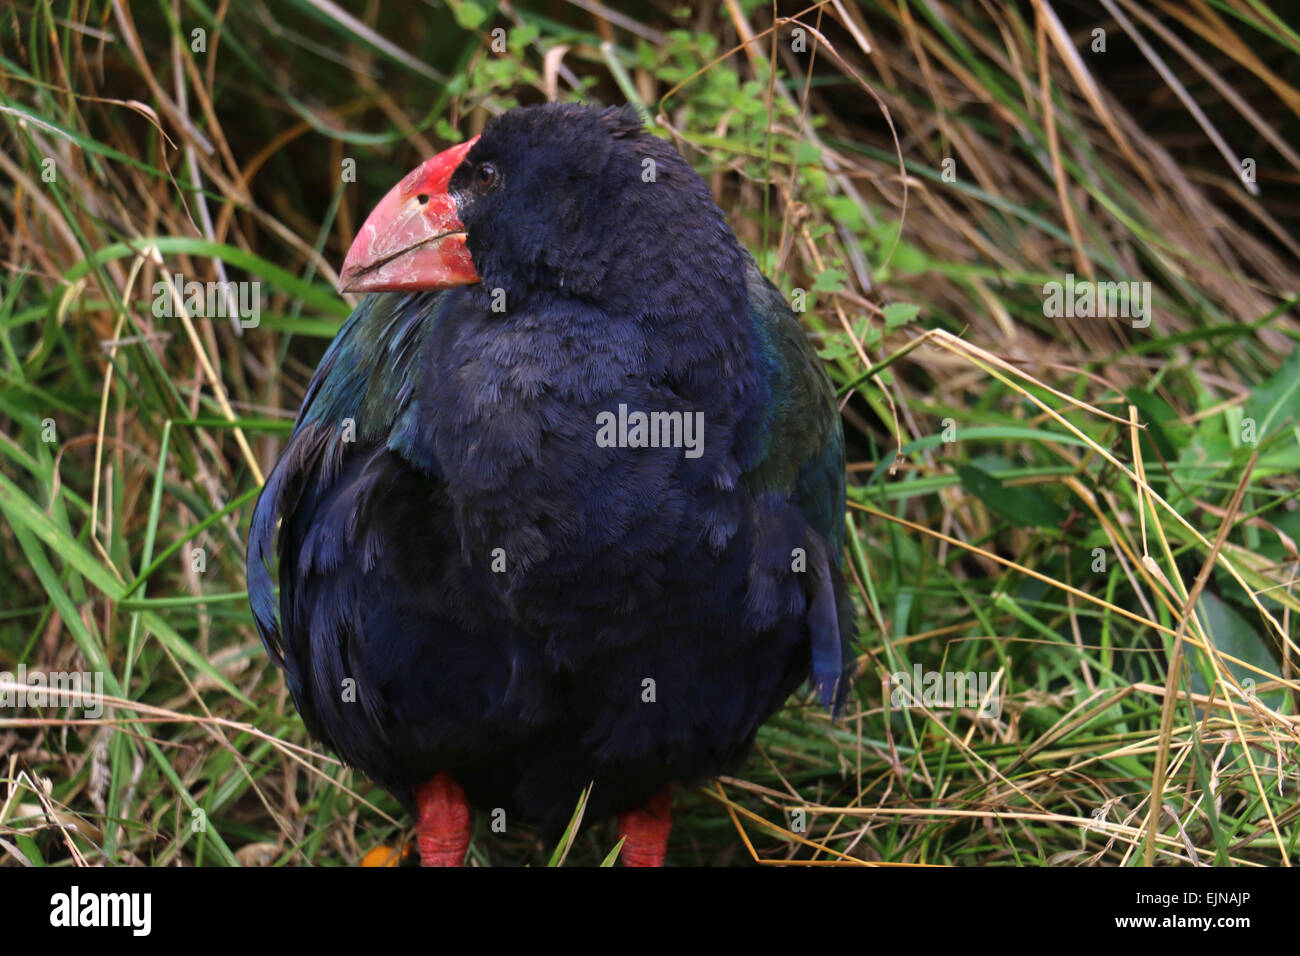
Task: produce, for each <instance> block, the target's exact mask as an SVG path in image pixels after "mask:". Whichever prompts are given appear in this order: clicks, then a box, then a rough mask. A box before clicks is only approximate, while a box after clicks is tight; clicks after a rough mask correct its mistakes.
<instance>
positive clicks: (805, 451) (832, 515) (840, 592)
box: [741, 260, 854, 708]
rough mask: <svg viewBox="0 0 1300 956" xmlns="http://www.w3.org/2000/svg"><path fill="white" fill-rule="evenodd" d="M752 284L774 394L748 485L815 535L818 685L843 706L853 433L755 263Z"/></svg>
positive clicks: (807, 580) (746, 474) (754, 426)
mask: <svg viewBox="0 0 1300 956" xmlns="http://www.w3.org/2000/svg"><path fill="white" fill-rule="evenodd" d="M747 282H748V291H749V311H750V317H751V319H752V320H753V323H754V329H755V334H756V338H757V342H758V345H759V348H760V351H761V354H762V357H763V360H764V364H765V366H766V369H767V375H766V384H767V389H768V394H767V396H766V401H765V402H762V403H760V405H759V408H760V411H759V413H758V414H757V415H756V417H755V418H754V420H752V421H751V422H748V423H747V425H746V428H745V432H746V436H745V437H746V440H745V441H744V442H743V445H742V460H741V468H742V469H743V481H744V482H745V484H746V486H747V487H748V488H749V489H750V491H751V493H752V494H753V495H754V496H755V498H756V499H758V500H760V501H763V500H768V501H771V500H773V499H777V500H781V501H784V502H787V503H789V504H791V505H794V506H795V507H797V509H798V513H799V515H801V516H802V519H803V522H804V525H805V531H806V532H811V533H805V535H804V538H805V543H804V547H805V548H806V555H805V557H806V560H807V567H806V574H805V576H804V579H803V580H804V591H805V594H806V597H807V602H808V605H807V606H808V625H809V636H810V639H811V642H812V674H813V683H814V685H815V686H816V688H817V690H818V691H819V692H820V694H821V697H822V700H823V702H824V703H825V704H826V705H827V706H833V707H835V708H838V706H839V705H840V704H841V703H842V702H843V700H844V699H845V694H846V691H847V684H848V681H847V679H846V677H845V674H846V667H847V661H848V660H849V654H850V651H851V647H850V642H851V640H852V637H853V631H854V623H853V620H854V615H853V610H852V604H851V602H850V601H849V599H848V596H847V592H846V590H845V588H844V583H843V577H842V575H841V573H840V563H841V555H842V552H843V547H844V433H843V428H842V426H841V424H840V416H839V410H838V407H837V405H836V402H835V393H834V391H833V389H832V388H831V383H830V380H829V379H828V378H827V377H826V372H825V371H824V370H823V368H822V366H821V362H820V360H819V359H818V358H817V354H816V353H815V352H814V351H813V348H812V345H811V344H810V343H809V341H808V338H807V335H806V334H805V333H804V330H803V328H802V327H801V326H800V325H799V322H798V320H797V319H796V318H795V316H794V313H793V312H792V311H791V310H790V307H789V305H787V304H786V301H785V298H784V297H783V296H782V295H781V293H780V291H779V290H778V289H777V288H776V287H775V286H774V285H772V283H771V282H769V281H768V280H767V279H766V278H765V277H764V276H763V274H762V272H761V271H760V270H759V268H758V266H757V264H755V263H754V262H753V261H752V260H751V261H750V263H749V273H748V276H747ZM772 520H776V519H772ZM773 557H775V556H769V560H770V559H772V558H773ZM782 558H783V559H784V560H788V556H782Z"/></svg>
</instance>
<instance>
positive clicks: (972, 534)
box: [0, 0, 1300, 866]
mask: <svg viewBox="0 0 1300 956" xmlns="http://www.w3.org/2000/svg"><path fill="white" fill-rule="evenodd" d="M1297 26H1300V24H1297V23H1295V22H1290V23H1288V22H1286V21H1284V20H1283V19H1282V18H1280V17H1279V16H1278V15H1277V14H1276V13H1274V12H1273V11H1272V10H1271V8H1270V7H1269V5H1268V4H1267V3H1265V2H1263V0H1150V2H1148V0H1100V2H1098V3H1089V2H1080V0H1023V2H1005V3H1003V2H993V0H984V2H980V0H879V2H876V0H823V2H817V3H813V2H808V3H806V4H802V3H785V2H781V3H778V4H776V5H775V8H774V7H773V5H772V4H771V3H765V2H758V0H725V2H721V3H700V4H691V5H687V4H682V3H676V2H673V0H663V2H630V3H623V4H620V5H619V6H618V8H617V9H614V8H613V7H611V6H606V5H602V4H601V3H598V2H595V0H569V2H562V0H548V2H539V3H511V4H507V3H502V4H500V5H499V7H490V6H488V5H485V4H483V3H479V2H471V0H445V2H435V0H430V2H427V3H419V4H397V3H390V4H385V5H382V6H381V5H380V4H379V3H378V2H377V0H370V2H361V3H358V2H344V0H281V2H277V3H270V2H262V0H247V2H243V0H241V2H228V0H138V2H132V3H129V4H128V3H125V2H120V0H105V2H100V0H71V2H67V3H52V2H46V0H37V2H25V0H18V2H16V3H13V4H9V5H7V6H6V7H5V9H4V12H3V13H0V209H3V215H0V250H2V251H0V568H2V570H0V671H6V672H8V673H6V674H2V675H0V682H6V683H5V684H4V688H7V690H6V689H4V688H0V693H8V694H13V693H16V691H15V689H14V684H15V680H16V675H17V674H18V673H19V665H24V666H25V668H26V673H27V674H28V679H29V680H30V675H31V674H32V673H33V672H39V671H91V672H97V673H99V674H102V675H103V681H104V691H105V693H106V695H108V698H109V701H108V703H109V708H108V710H107V711H106V713H105V716H104V718H103V719H101V720H88V719H85V717H84V714H83V712H82V711H81V710H80V709H79V708H76V707H73V708H59V707H45V708H33V707H28V708H23V709H20V708H16V707H13V706H8V707H4V708H0V860H2V861H3V862H4V863H5V864H8V865H38V866H39V865H59V866H66V865H73V864H102V863H112V864H153V865H165V866H175V865H223V864H235V863H242V864H244V865H309V864H310V865H344V864H352V863H355V862H356V861H358V860H359V859H361V858H362V857H363V855H364V854H365V853H366V852H367V851H369V850H370V849H372V848H373V847H376V846H378V845H380V844H387V845H391V846H397V845H401V844H402V843H403V842H404V841H405V840H407V839H408V838H409V821H408V820H406V819H405V818H404V817H403V815H402V814H401V812H400V809H399V808H398V806H397V805H396V804H395V803H394V802H393V801H392V800H391V799H390V798H389V797H387V796H386V795H385V794H384V793H382V792H381V791H379V790H377V789H376V788H375V787H374V786H373V785H371V784H370V783H369V782H368V781H367V780H365V779H364V778H363V777H361V776H360V775H358V774H354V773H352V772H350V771H349V770H347V769H346V768H343V767H341V766H340V765H339V764H338V763H337V762H336V761H334V760H333V759H332V758H331V757H330V756H329V755H326V754H322V753H320V752H319V751H318V750H317V749H315V748H313V747H312V746H311V744H310V742H309V741H308V739H307V738H306V735H305V733H304V731H303V728H302V724H301V722H300V720H299V719H298V717H297V715H296V713H295V712H294V709H293V706H292V703H291V702H290V701H289V699H288V697H287V694H286V691H285V687H284V682H283V680H282V679H281V677H280V675H279V674H278V672H276V670H275V669H274V667H272V666H271V664H270V663H269V661H268V659H267V657H266V655H265V653H264V652H263V650H262V647H261V644H260V641H259V640H258V637H257V635H256V632H255V630H254V628H253V625H252V621H251V618H250V615H249V611H248V608H247V604H246V600H245V593H244V588H245V581H244V570H243V567H244V547H243V542H244V539H245V534H246V530H247V521H248V517H249V514H250V513H251V510H252V504H253V501H254V500H255V497H256V495H257V492H258V488H259V485H260V481H261V478H262V476H263V475H264V474H265V473H266V471H267V469H268V467H269V466H270V464H271V463H272V462H273V461H274V459H275V455H276V452H277V450H278V448H279V447H280V446H281V445H282V443H283V442H284V440H285V437H286V435H287V434H288V431H289V429H290V427H291V424H292V419H293V414H294V411H295V410H296V408H297V406H298V403H299V401H300V399H301V397H302V394H303V390H304V388H305V386H306V384H307V382H308V380H309V377H310V374H311V371H312V369H313V368H314V365H315V363H316V361H317V360H318V359H319V357H320V355H321V353H322V352H323V350H324V348H325V345H326V344H327V343H328V341H329V340H330V338H331V336H332V335H333V334H334V332H335V331H336V329H337V328H338V327H339V325H340V323H341V321H342V319H343V318H344V317H345V316H346V315H347V314H348V312H349V310H350V308H351V305H352V303H350V302H348V301H346V300H345V298H344V297H340V296H339V295H338V294H337V293H336V292H335V291H334V283H335V280H336V278H337V276H336V271H335V270H336V268H337V266H338V264H339V263H340V262H341V260H342V256H343V253H344V252H345V250H346V249H347V247H348V245H349V243H350V241H351V239H352V236H353V234H354V232H355V230H356V228H357V226H358V225H359V223H360V222H361V220H362V219H363V218H364V217H365V215H366V213H367V212H368V211H369V209H370V208H371V207H372V206H373V204H374V203H375V202H376V201H377V200H378V199H379V198H380V197H381V196H382V195H383V194H384V192H385V191H386V190H387V189H388V188H389V187H390V186H391V185H392V184H393V183H394V182H396V181H397V179H398V178H400V177H401V176H402V175H403V174H404V173H405V172H406V171H407V170H409V169H410V168H412V167H413V166H415V165H416V164H417V163H418V162H419V161H420V160H422V159H423V158H425V157H427V156H429V155H431V154H433V153H434V152H436V151H438V150H439V149H441V148H443V147H444V146H446V145H448V144H450V143H454V142H458V141H460V140H462V139H464V138H466V137H468V136H470V135H472V134H474V133H475V132H477V131H478V130H479V129H480V128H481V126H482V124H483V123H484V122H485V121H486V120H487V118H488V117H490V116H491V115H493V114H496V113H499V112H500V111H502V110H504V109H506V108H508V107H510V106H512V105H514V104H516V103H532V102H539V101H543V100H546V99H581V100H584V101H590V102H598V103H606V104H612V103H621V102H624V101H627V100H634V101H636V102H639V103H641V104H643V105H645V107H647V109H648V112H649V115H650V116H651V117H653V119H654V129H655V131H656V132H657V133H658V134H660V135H663V136H666V137H669V138H671V139H672V140H673V142H675V143H676V145H677V146H678V148H679V149H680V150H681V151H682V152H683V154H684V155H685V156H686V157H687V158H688V159H689V161H690V162H691V163H692V164H693V165H694V166H695V167H696V168H697V169H698V170H700V172H701V173H703V174H704V175H705V176H706V177H707V179H708V181H709V183H710V184H711V185H712V187H713V190H714V193H715V195H716V197H717V199H718V201H719V203H720V204H721V205H722V206H723V208H724V209H725V210H726V211H727V213H728V215H729V218H730V221H731V223H732V225H733V227H734V229H735V230H736V232H737V233H738V234H739V235H740V237H741V238H742V240H743V241H744V242H746V243H747V244H748V245H749V246H750V248H751V249H753V250H754V252H755V253H756V255H758V256H759V258H760V260H761V262H762V264H763V266H764V269H765V271H767V273H768V274H769V275H771V276H773V277H774V279H775V280H776V281H777V282H778V284H779V285H781V287H782V288H783V289H784V290H785V291H786V292H787V293H788V294H791V295H795V294H804V295H806V296H807V306H808V308H807V311H806V312H805V313H804V318H805V320H806V324H807V328H808V332H809V334H810V335H812V336H814V338H815V340H816V342H817V345H818V348H819V350H820V354H821V355H822V357H823V358H824V360H825V362H826V365H827V368H828V370H829V372H830V374H831V376H832V378H833V380H834V382H835V383H836V385H837V387H838V389H839V392H840V394H841V396H842V398H843V401H844V413H843V414H844V424H845V428H846V433H847V437H848V442H849V457H850V461H851V464H850V469H851V472H850V484H851V487H850V491H849V497H850V515H849V522H850V525H851V529H850V530H851V533H850V539H849V546H848V549H847V556H846V560H847V567H848V569H849V573H850V575H851V577H852V579H853V585H852V587H853V591H854V594H855V597H856V600H857V603H858V607H859V609H860V611H861V630H862V640H861V645H860V648H859V657H858V667H857V679H856V682H855V691H856V693H855V698H854V702H853V704H852V706H851V710H850V713H849V714H848V716H847V718H846V719H844V720H843V721H841V722H840V723H838V724H836V725H831V724H830V723H829V722H828V720H827V717H826V715H825V713H824V712H823V711H822V710H820V709H819V708H818V707H817V706H815V705H814V704H813V702H812V700H811V698H810V697H808V696H804V697H799V698H796V699H794V700H792V701H791V702H790V705H789V706H788V708H787V709H786V710H785V711H784V712H783V713H782V714H781V715H780V716H779V717H777V718H775V719H773V720H772V721H771V722H770V724H769V725H768V726H767V727H766V728H764V730H763V731H762V733H761V735H760V737H759V745H758V747H757V749H756V751H755V753H754V754H753V756H752V758H751V759H750V761H749V762H748V764H747V765H746V766H745V767H743V768H742V769H741V770H739V771H738V772H737V774H736V776H734V777H727V778H724V779H722V780H720V781H719V782H718V783H717V784H716V785H713V786H709V787H706V788H702V789H698V790H693V791H688V792H684V793H682V794H681V796H680V799H681V812H679V813H678V815H677V825H676V829H675V831H674V835H673V839H672V843H671V849H670V862H671V863H676V864H710V865H725V864H745V863H749V862H750V861H751V860H757V861H760V862H762V863H788V862H797V863H800V864H817V865H831V866H834V865H860V864H862V863H885V864H889V865H900V864H904V865H906V864H918V863H925V864H960V865H969V864H1064V865H1090V864H1101V865H1131V864H1137V863H1142V862H1147V863H1158V864H1175V865H1177V864H1182V865H1189V864H1198V865H1200V864H1218V865H1232V864H1236V865H1252V866H1253V865H1277V864H1283V863H1289V862H1291V861H1293V860H1294V859H1295V857H1296V853H1297V840H1298V839H1300V823H1298V822H1297V821H1298V818H1300V808H1298V806H1297V803H1296V799H1295V794H1296V793H1297V790H1300V772H1298V771H1297V742H1298V741H1300V721H1298V719H1297V702H1298V700H1300V682H1298V677H1297V669H1296V668H1297V662H1298V661H1300V649H1298V648H1297V645H1296V619H1297V612H1300V604H1298V603H1297V596H1296V593H1295V576H1296V569H1297V566H1300V554H1297V550H1296V546H1295V543H1294V539H1295V538H1296V537H1297V536H1300V507H1298V504H1300V503H1298V501H1297V497H1298V496H1300V482H1298V481H1297V466H1298V465H1300V442H1298V441H1297V438H1298V434H1300V433H1298V432H1297V424H1298V422H1300V359H1297V358H1296V356H1295V351H1294V345H1295V341H1296V338H1297V336H1298V335H1300V323H1298V322H1297V314H1296V305H1297V290H1300V245H1298V244H1297V240H1296V235H1297V228H1296V227H1297V222H1298V221H1300V203H1298V202H1297V200H1298V199H1300V189H1297V184H1298V182H1300V123H1297V117H1298V115H1300V35H1298V34H1297ZM175 274H179V275H180V276H181V277H182V278H183V280H184V281H200V282H208V281H218V280H222V281H224V280H230V281H241V282H251V281H257V282H259V283H260V289H261V293H262V302H263V305H262V311H261V314H260V321H259V322H258V324H257V325H256V327H252V328H241V327H239V323H238V322H236V321H232V320H231V319H230V318H228V317H224V316H220V315H213V314H210V312H209V311H208V310H203V311H201V312H200V311H199V310H190V309H185V310H181V311H180V312H179V313H178V314H174V315H173V316H172V317H165V316H163V317H160V316H157V315H156V314H155V310H154V305H155V300H156V298H157V296H156V294H155V292H154V287H155V283H157V282H159V281H162V280H163V278H164V276H168V275H175ZM1069 276H1073V277H1074V279H1075V281H1091V280H1096V281H1118V282H1125V283H1128V282H1136V283H1149V286H1140V287H1139V288H1146V289H1149V290H1150V294H1151V301H1152V303H1153V309H1152V312H1151V315H1150V322H1149V324H1146V325H1144V324H1143V323H1142V322H1141V321H1138V322H1136V323H1135V322H1133V321H1131V320H1128V319H1123V318H1114V317H1109V318H1108V317H1105V316H1100V317H1071V316H1068V315H1059V314H1052V313H1053V311H1054V310H1053V309H1051V308H1048V307H1047V306H1046V305H1045V303H1046V302H1047V299H1048V293H1049V290H1050V288H1051V286H1050V284H1051V283H1066V282H1068V281H1070V280H1069V278H1068V277H1069ZM196 313H198V314H196ZM917 668H919V672H924V673H930V672H938V673H957V672H976V673H983V674H985V675H987V676H988V677H989V678H990V679H991V680H993V683H992V684H991V685H990V686H991V687H992V690H991V692H990V698H989V701H988V703H989V705H990V706H988V707H986V708H984V711H985V712H984V713H981V712H980V708H979V707H978V706H971V702H970V701H965V702H958V703H962V704H963V705H962V706H948V705H946V704H945V702H944V701H943V700H938V699H933V698H926V697H924V696H921V697H920V698H915V697H909V696H908V694H907V693H906V692H907V691H908V690H909V689H915V688H910V678H911V675H914V674H915V673H918V671H917V670H915V669H917ZM900 674H902V675H908V676H907V677H905V678H903V677H899V676H898V675H900ZM13 699H14V698H13V697H9V698H7V700H9V701H12V700H13ZM486 822H487V821H484V820H481V821H479V830H478V834H477V836H476V839H475V841H474V844H473V847H472V850H471V862H473V863H475V864H515V863H518V862H520V861H525V862H530V863H533V864H544V863H548V862H550V863H559V862H565V863H567V864H574V863H596V862H600V861H602V860H604V859H606V858H607V855H608V854H609V852H610V850H611V849H612V848H613V846H614V837H613V833H612V828H610V827H609V826H608V825H601V826H596V827H591V828H588V829H585V830H583V831H582V832H581V833H579V834H577V835H576V836H574V835H571V836H570V839H568V840H566V841H565V842H563V843H562V844H561V845H560V846H559V847H555V846H543V845H542V844H541V842H540V841H539V840H538V839H537V838H536V837H535V836H534V835H533V834H531V833H528V832H525V831H520V830H518V829H514V830H511V831H509V832H508V833H506V834H503V835H502V834H494V833H491V832H490V830H489V829H488V827H487V825H486Z"/></svg>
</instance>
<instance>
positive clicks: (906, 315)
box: [884, 302, 921, 331]
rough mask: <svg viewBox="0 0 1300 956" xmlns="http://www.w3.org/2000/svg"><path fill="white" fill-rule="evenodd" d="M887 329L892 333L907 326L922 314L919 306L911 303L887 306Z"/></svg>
mask: <svg viewBox="0 0 1300 956" xmlns="http://www.w3.org/2000/svg"><path fill="white" fill-rule="evenodd" d="M884 312H885V327H886V328H888V329H890V330H891V331H892V330H894V329H897V328H900V327H901V326H904V325H907V323H908V322H911V321H912V320H913V319H915V318H916V317H917V316H918V315H920V313H921V307H920V306H919V305H913V304H912V303H910V302H891V303H889V305H887V306H885V309H884Z"/></svg>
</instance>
